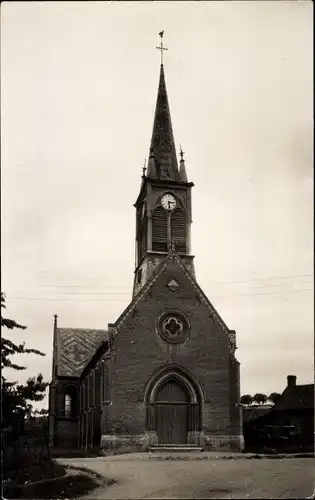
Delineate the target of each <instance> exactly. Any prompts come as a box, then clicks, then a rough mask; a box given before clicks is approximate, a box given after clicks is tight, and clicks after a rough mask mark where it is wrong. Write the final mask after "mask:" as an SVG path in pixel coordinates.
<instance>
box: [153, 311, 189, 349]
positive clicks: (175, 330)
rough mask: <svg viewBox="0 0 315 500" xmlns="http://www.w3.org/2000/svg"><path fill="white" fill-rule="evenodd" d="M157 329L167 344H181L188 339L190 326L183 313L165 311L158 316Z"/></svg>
mask: <svg viewBox="0 0 315 500" xmlns="http://www.w3.org/2000/svg"><path fill="white" fill-rule="evenodd" d="M156 329H157V332H158V334H159V335H160V337H161V338H162V339H163V340H164V341H165V342H169V343H171V344H179V343H181V342H185V340H186V339H187V337H188V335H189V332H190V324H189V321H188V318H187V316H186V315H185V314H184V313H182V312H181V311H177V310H172V311H165V312H163V313H161V314H160V315H159V316H158V318H157V321H156Z"/></svg>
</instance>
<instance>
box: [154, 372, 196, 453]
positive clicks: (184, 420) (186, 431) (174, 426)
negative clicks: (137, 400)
mask: <svg viewBox="0 0 315 500" xmlns="http://www.w3.org/2000/svg"><path fill="white" fill-rule="evenodd" d="M145 404H146V415H147V419H146V428H147V431H148V432H149V433H154V434H155V435H156V438H157V442H158V443H159V444H185V443H189V444H198V443H199V435H200V432H201V429H202V408H203V393H202V390H201V387H200V385H199V383H198V381H197V380H196V379H195V377H194V376H193V375H192V374H191V373H189V372H188V370H185V369H184V368H182V367H180V366H176V365H172V366H167V367H164V368H163V369H162V370H159V371H158V372H157V373H156V374H154V375H153V377H152V378H151V380H150V381H149V383H148V385H147V388H146V391H145Z"/></svg>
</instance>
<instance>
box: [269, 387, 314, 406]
mask: <svg viewBox="0 0 315 500" xmlns="http://www.w3.org/2000/svg"><path fill="white" fill-rule="evenodd" d="M306 409H314V384H306V385H296V386H292V387H286V389H285V390H284V391H283V393H282V394H281V396H280V397H279V399H278V400H277V402H276V403H275V405H274V407H273V411H285V410H306Z"/></svg>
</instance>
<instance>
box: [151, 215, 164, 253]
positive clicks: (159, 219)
mask: <svg viewBox="0 0 315 500" xmlns="http://www.w3.org/2000/svg"><path fill="white" fill-rule="evenodd" d="M152 250H153V251H156V252H167V214H166V212H165V210H164V208H162V207H158V208H156V209H155V210H154V212H153V215H152Z"/></svg>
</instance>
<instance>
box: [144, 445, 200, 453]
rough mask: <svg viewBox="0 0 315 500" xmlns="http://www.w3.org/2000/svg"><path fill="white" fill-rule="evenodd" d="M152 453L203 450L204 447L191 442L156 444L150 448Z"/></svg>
mask: <svg viewBox="0 0 315 500" xmlns="http://www.w3.org/2000/svg"><path fill="white" fill-rule="evenodd" d="M149 451H150V452H151V453H160V452H161V453H162V452H163V453H179V452H184V453H187V452H194V453H196V452H201V451H203V449H202V448H201V447H200V446H195V445H189V444H156V445H152V446H150V448H149Z"/></svg>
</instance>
